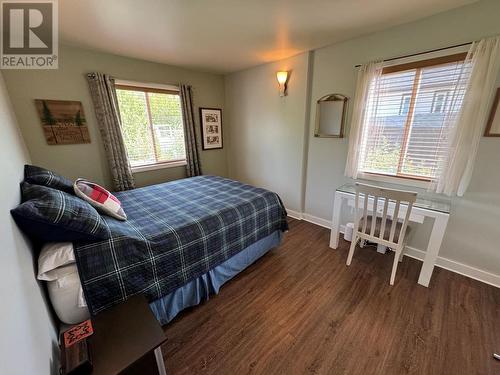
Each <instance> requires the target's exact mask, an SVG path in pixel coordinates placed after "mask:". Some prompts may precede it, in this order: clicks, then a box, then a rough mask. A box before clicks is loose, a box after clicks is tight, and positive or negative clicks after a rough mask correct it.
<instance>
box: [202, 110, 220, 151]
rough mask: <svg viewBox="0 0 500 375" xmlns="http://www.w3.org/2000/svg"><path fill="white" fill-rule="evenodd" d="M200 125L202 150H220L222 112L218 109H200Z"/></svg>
mask: <svg viewBox="0 0 500 375" xmlns="http://www.w3.org/2000/svg"><path fill="white" fill-rule="evenodd" d="M200 124H201V135H202V137H203V142H202V145H203V149H204V150H215V149H220V148H222V110H221V109H219V108H200Z"/></svg>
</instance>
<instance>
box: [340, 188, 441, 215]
mask: <svg viewBox="0 0 500 375" xmlns="http://www.w3.org/2000/svg"><path fill="white" fill-rule="evenodd" d="M337 191H340V192H342V193H347V194H356V186H355V185H354V184H353V183H347V184H344V185H342V186H340V187H338V188H337ZM413 207H418V208H423V209H425V210H431V211H437V212H442V213H445V214H449V213H450V208H451V203H450V200H449V199H447V198H444V197H439V198H436V197H431V196H427V195H426V194H425V193H422V194H421V193H418V195H417V200H416V202H415V203H414V204H413Z"/></svg>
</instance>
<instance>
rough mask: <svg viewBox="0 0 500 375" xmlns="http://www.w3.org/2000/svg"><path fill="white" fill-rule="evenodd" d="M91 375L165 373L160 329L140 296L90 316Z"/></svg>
mask: <svg viewBox="0 0 500 375" xmlns="http://www.w3.org/2000/svg"><path fill="white" fill-rule="evenodd" d="M92 325H93V327H94V334H93V335H92V336H90V337H89V341H90V350H91V353H92V364H93V367H94V370H93V371H92V375H111V374H159V375H166V371H165V365H164V363H163V355H162V352H161V344H163V343H164V342H165V341H166V337H165V334H164V333H163V330H162V328H161V326H160V324H159V323H158V321H157V320H156V318H155V317H154V315H153V313H152V312H151V309H150V308H149V305H148V303H147V301H146V298H145V297H144V296H134V297H132V298H130V299H128V300H127V301H126V302H123V303H121V304H120V305H117V306H114V307H112V308H110V309H108V310H106V311H103V312H101V313H99V314H98V315H97V316H95V317H94V318H93V319H92Z"/></svg>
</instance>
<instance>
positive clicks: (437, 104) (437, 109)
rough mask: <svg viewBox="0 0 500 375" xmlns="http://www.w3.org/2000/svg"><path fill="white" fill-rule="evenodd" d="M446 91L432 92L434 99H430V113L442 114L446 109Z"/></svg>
mask: <svg viewBox="0 0 500 375" xmlns="http://www.w3.org/2000/svg"><path fill="white" fill-rule="evenodd" d="M448 93H449V91H448V90H441V91H436V92H434V98H433V99H432V109H431V113H443V112H444V111H445V108H446V104H447V101H448Z"/></svg>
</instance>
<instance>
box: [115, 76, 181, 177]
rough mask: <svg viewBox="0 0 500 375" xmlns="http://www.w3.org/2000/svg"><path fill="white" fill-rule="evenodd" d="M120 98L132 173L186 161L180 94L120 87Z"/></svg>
mask: <svg viewBox="0 0 500 375" xmlns="http://www.w3.org/2000/svg"><path fill="white" fill-rule="evenodd" d="M116 95H117V97H118V105H119V107H120V117H121V121H122V133H123V140H124V142H125V147H126V149H127V154H128V157H129V160H130V164H131V166H132V169H134V168H138V167H146V166H153V165H160V164H168V163H173V162H180V161H185V160H186V151H185V144H184V128H183V125H182V110H181V101H180V97H179V93H178V92H176V91H170V90H163V89H156V88H147V87H135V86H124V85H116Z"/></svg>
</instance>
